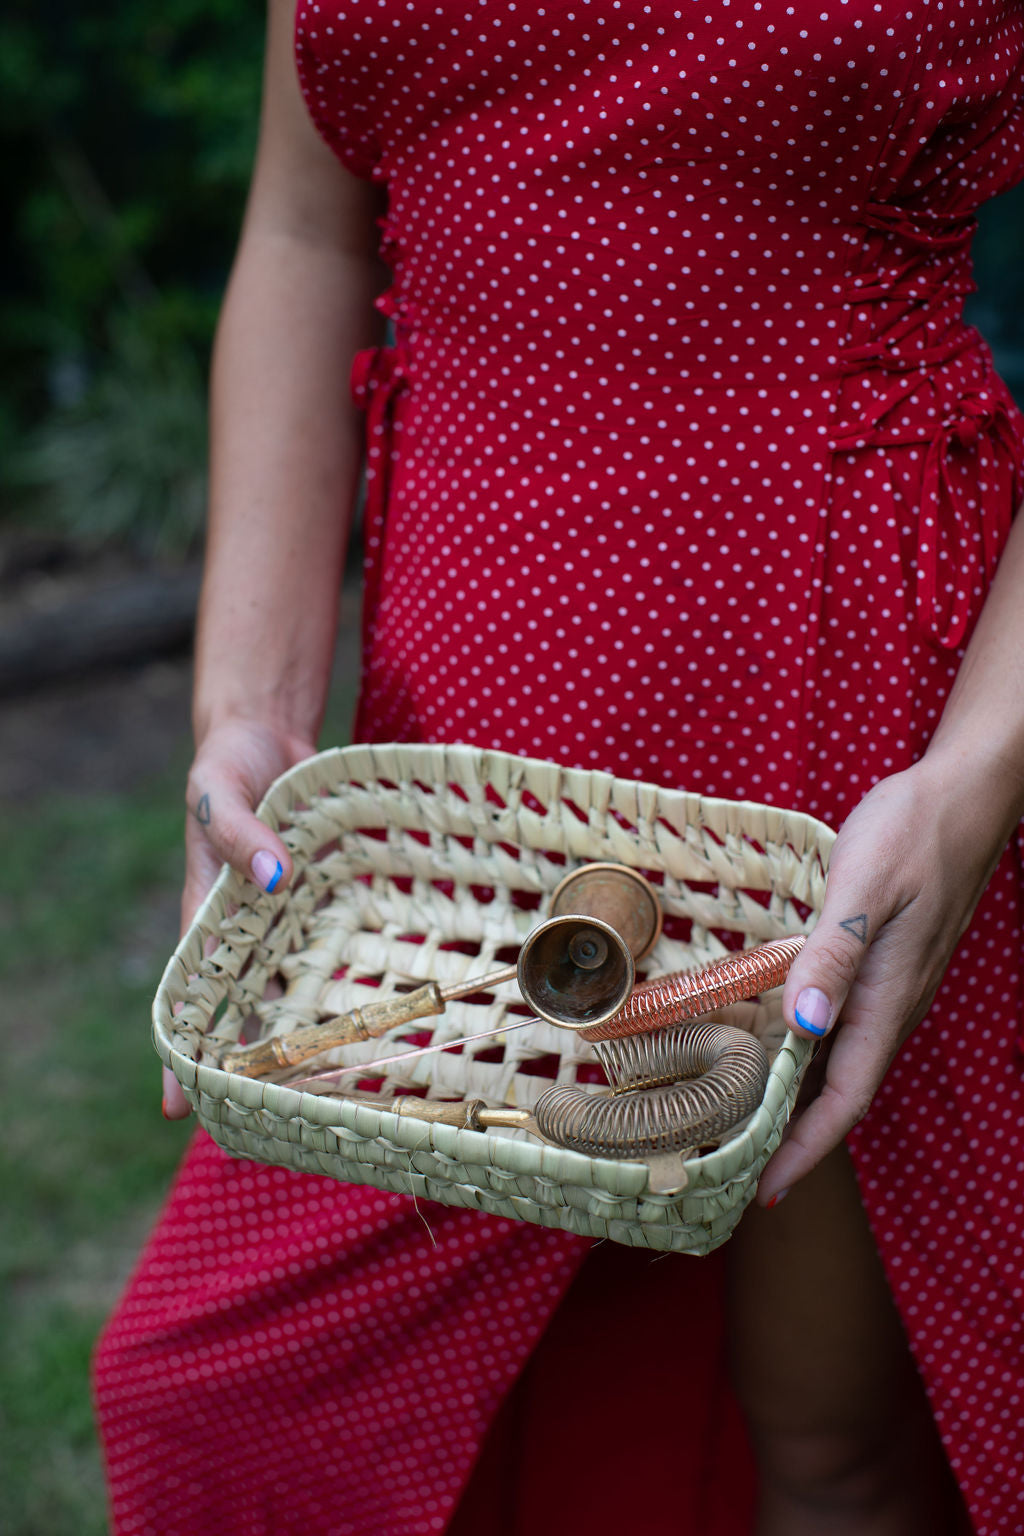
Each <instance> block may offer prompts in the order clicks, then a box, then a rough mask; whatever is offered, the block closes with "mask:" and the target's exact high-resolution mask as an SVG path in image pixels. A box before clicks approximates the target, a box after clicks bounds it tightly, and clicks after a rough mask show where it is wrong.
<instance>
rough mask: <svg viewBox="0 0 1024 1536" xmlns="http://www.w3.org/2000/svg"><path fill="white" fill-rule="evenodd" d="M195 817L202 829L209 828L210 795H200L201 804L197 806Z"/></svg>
mask: <svg viewBox="0 0 1024 1536" xmlns="http://www.w3.org/2000/svg"><path fill="white" fill-rule="evenodd" d="M195 817H196V821H198V823H199V825H200V826H201V827H208V826H209V825H210V797H209V795H200V797H199V803H198V805H197V806H196V810H195Z"/></svg>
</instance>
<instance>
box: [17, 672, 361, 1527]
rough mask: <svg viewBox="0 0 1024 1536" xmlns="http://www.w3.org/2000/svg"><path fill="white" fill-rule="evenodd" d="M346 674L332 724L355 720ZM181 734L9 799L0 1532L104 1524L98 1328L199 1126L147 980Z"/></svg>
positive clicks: (177, 817) (153, 958) (173, 832)
mask: <svg viewBox="0 0 1024 1536" xmlns="http://www.w3.org/2000/svg"><path fill="white" fill-rule="evenodd" d="M350 709H351V689H350V688H347V689H344V690H341V691H340V692H339V694H338V695H337V696H336V697H335V698H334V699H333V701H332V706H331V709H330V712H329V719H328V722H327V724H326V725H325V729H324V733H323V739H324V741H325V742H329V743H334V742H338V741H343V740H345V739H346V737H345V733H346V730H347V722H348V719H349V718H350ZM187 751H188V748H187V743H185V742H183V743H182V746H181V750H180V754H178V760H177V761H175V762H174V763H173V764H172V765H171V766H170V767H169V768H168V770H167V772H166V773H165V774H163V775H161V777H160V778H159V779H158V780H156V781H153V782H151V783H148V784H145V785H143V786H141V787H140V788H138V789H137V790H135V791H133V792H131V793H128V794H123V795H119V796H116V797H107V796H89V797H85V798H81V799H75V800H71V799H53V798H46V797H42V796H40V797H39V798H38V799H37V800H36V801H34V802H33V804H32V806H31V807H28V808H26V807H24V806H19V807H12V806H3V805H0V847H2V848H3V850H4V856H3V859H2V860H0V1020H2V1025H0V1027H2V1038H3V1088H2V1098H3V1106H2V1113H3V1127H4V1136H3V1139H2V1142H0V1233H2V1240H0V1306H2V1309H3V1313H2V1315H3V1319H4V1325H5V1326H4V1327H3V1329H2V1330H0V1462H2V1464H3V1497H2V1501H0V1532H2V1533H3V1536H104V1533H105V1532H106V1528H107V1527H106V1518H105V1495H104V1490H103V1479H102V1473H101V1468H100V1461H99V1455H98V1451H97V1447H96V1443H95V1436H94V1431H93V1425H92V1415H91V1408H90V1401H89V1388H88V1364H89V1357H90V1353H91V1349H92V1345H93V1342H94V1340H95V1337H96V1334H97V1332H98V1330H99V1328H100V1326H101V1324H102V1322H103V1321H104V1319H105V1317H106V1315H107V1313H108V1312H109V1310H110V1307H111V1306H112V1304H113V1302H114V1300H115V1299H116V1297H117V1295H118V1293H119V1291H120V1289H121V1287H122V1285H123V1284H124V1281H125V1279H126V1278H127V1275H128V1273H129V1271H130V1268H131V1265H132V1263H133V1261H134V1258H135V1255H136V1254H137V1252H138V1248H139V1245H140V1243H141V1241H142V1239H143V1237H144V1236H145V1233H146V1231H147V1230H148V1228H149V1226H150V1225H151V1223H152V1221H153V1219H154V1216H155V1214H156V1212H157V1210H158V1208H159V1204H160V1201H161V1198H162V1196H163V1192H164V1190H165V1189H166V1187H167V1185H168V1182H169V1180H170V1178H171V1175H172V1173H173V1171H174V1168H175V1165H176V1163H177V1161H178V1159H179V1157H180V1155H181V1153H182V1150H183V1148H184V1146H185V1142H186V1140H187V1138H188V1136H189V1127H188V1126H187V1124H173V1125H172V1124H168V1123H166V1122H165V1121H164V1120H163V1119H162V1118H161V1116H160V1074H159V1063H158V1061H157V1058H156V1055H155V1054H154V1052H153V1048H152V1045H151V1044H150V1039H149V1010H150V1003H151V1000H152V995H153V992H154V990H155V987H156V984H157V981H158V980H159V976H160V973H161V971H162V969H163V966H164V964H165V962H166V959H167V956H168V955H169V954H170V951H171V949H172V948H173V947H174V944H175V942H176V938H177V904H178V892H179V888H180V884H181V875H182V867H183V860H182V854H181V810H180V807H181V794H182V785H183V782H184V774H185V768H186V764H187Z"/></svg>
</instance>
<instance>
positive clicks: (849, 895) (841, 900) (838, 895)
mask: <svg viewBox="0 0 1024 1536" xmlns="http://www.w3.org/2000/svg"><path fill="white" fill-rule="evenodd" d="M891 915H892V914H891V911H890V910H889V909H888V906H887V905H883V903H882V901H881V900H880V897H879V893H878V892H877V891H876V890H874V889H873V888H872V887H871V885H870V884H868V883H866V882H863V881H861V880H857V879H848V878H836V879H835V880H834V881H833V882H831V883H830V884H829V885H828V886H827V887H826V890H825V903H824V906H823V907H822V910H821V916H820V917H819V919H818V921H817V923H816V925H815V927H814V930H813V932H812V933H811V935H810V936H809V938H808V940H807V943H806V944H805V945H804V947H803V949H802V950H801V951H800V953H799V954H798V955H797V957H796V959H795V960H794V961H793V964H792V966H791V967H790V972H789V976H788V977H787V978H786V987H785V991H784V992H783V994H782V1014H783V1018H784V1019H785V1021H786V1023H787V1024H788V1025H789V1027H790V1029H792V1030H794V1031H795V1033H796V1034H798V1035H803V1037H804V1038H805V1039H809V1040H823V1039H824V1038H825V1036H826V1035H828V1034H830V1033H831V1031H832V1030H833V1029H834V1028H835V1026H836V1023H837V1021H838V1019H839V1016H840V1014H841V1013H842V1011H843V1007H844V1005H845V1003H846V999H847V997H848V996H849V993H850V988H851V987H852V986H853V984H854V982H855V980H856V978H857V974H858V972H859V971H860V968H861V966H862V965H863V964H864V961H865V960H866V958H867V954H868V950H869V948H870V946H871V943H872V940H873V939H874V937H875V935H876V933H877V932H878V930H879V928H881V926H882V924H883V923H884V922H886V921H887V920H888V919H889V917H890V916H891Z"/></svg>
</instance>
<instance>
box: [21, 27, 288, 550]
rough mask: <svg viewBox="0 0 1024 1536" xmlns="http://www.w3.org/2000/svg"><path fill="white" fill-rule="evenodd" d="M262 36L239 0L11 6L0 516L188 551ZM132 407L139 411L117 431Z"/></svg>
mask: <svg viewBox="0 0 1024 1536" xmlns="http://www.w3.org/2000/svg"><path fill="white" fill-rule="evenodd" d="M262 46H263V17H262V12H261V8H260V7H259V6H253V5H251V4H246V3H243V0H164V4H163V5H161V7H160V8H159V10H154V9H153V7H152V6H151V5H146V4H142V3H141V0H120V3H119V4H118V5H117V6H108V7H102V6H101V7H91V8H81V7H78V6H74V5H71V4H68V3H66V0H9V3H8V5H7V6H6V7H5V9H4V12H3V15H2V17H0V199H2V202H3V205H4V207H5V209H6V210H8V239H7V241H6V242H5V245H4V248H3V250H2V253H0V359H2V362H0V463H2V465H3V471H2V473H3V482H2V484H0V491H2V492H3V508H4V510H6V511H8V512H10V511H11V510H12V509H16V508H17V507H18V506H19V505H22V506H23V505H24V502H25V500H26V498H29V497H30V498H31V505H32V507H33V510H39V509H40V508H39V501H40V498H42V503H43V505H42V508H41V510H42V512H43V514H44V515H46V514H48V513H50V512H54V514H55V515H56V516H58V517H59V518H61V519H63V520H64V521H65V522H70V523H71V524H72V525H73V526H75V527H76V528H79V529H81V530H82V531H84V532H85V533H86V534H87V535H91V536H92V537H107V536H109V535H110V534H111V533H114V532H118V531H120V530H122V529H123V528H126V527H127V528H131V529H133V530H134V531H135V533H136V536H141V537H142V539H143V541H152V540H155V541H156V542H158V543H159V542H161V541H162V542H168V541H169V542H171V543H174V542H175V541H177V542H179V543H180V542H182V541H183V540H186V539H187V538H188V535H189V533H190V531H191V530H192V529H193V528H194V526H195V523H196V507H195V495H196V490H195V487H196V484H197V475H201V466H202V458H203V443H202V427H201V419H202V414H203V409H202V389H201V380H202V378H203V376H204V374H205V369H206V364H207V359H208V354H209V346H210V341H211V337H212V332H213V325H214V322H215V318H216V313H217V308H218V305H219V302H220V297H221V292H222V289H223V284H224V280H225V277H226V274H227V271H228V267H229V265H230V261H231V255H232V251H233V248H234V244H235V241H236V238H237V233H238V227H239V222H240V219H241V213H242V207H243V202H244V197H245V189H246V183H247V180H248V174H249V168H250V165H251V160H252V153H253V148H254V145H255V135H256V124H257V113H258V105H259V86H260V71H261V56H262ZM129 400H130V402H131V420H130V421H128V422H127V423H123V422H122V423H116V422H115V417H116V415H117V409H116V408H118V407H120V406H121V405H123V404H125V403H126V402H128V401H129ZM197 423H199V424H200V425H199V426H198V429H197ZM44 424H45V425H44ZM40 428H43V435H42V437H40V438H37V437H36V436H35V433H36V431H37V430H38V429H40ZM107 431H109V432H110V433H111V434H112V436H111V439H110V440H109V441H103V438H104V433H105V432H107ZM26 442H27V444H28V448H29V451H28V454H27V455H26V454H25V452H24V451H23V450H24V448H25V445H26ZM144 443H148V444H149V447H148V448H145V447H143V448H141V450H140V446H139V445H140V444H144ZM77 455H81V456H82V459H83V464H84V467H85V477H86V481H87V485H86V486H85V487H83V488H82V489H81V490H80V492H79V493H78V495H77V499H76V498H75V497H74V495H71V494H70V493H71V491H72V489H73V487H72V480H73V478H74V476H73V470H72V468H71V466H72V463H73V460H74V459H75V457H76V456H77ZM118 471H119V479H120V484H119V485H115V483H114V475H115V472H118ZM155 483H159V485H160V487H161V490H160V491H159V492H158V493H157V495H156V498H155V499H156V502H157V504H158V505H156V506H154V505H152V504H151V503H152V501H153V495H154V484H155ZM104 488H106V490H109V491H110V493H111V495H112V500H111V503H110V504H109V505H105V506H103V507H100V505H99V499H100V497H101V496H105V495H106V490H105V489H104ZM169 514H173V515H172V516H171V517H170V520H169ZM140 516H141V517H142V518H143V521H142V522H141V523H140V522H139V521H138V519H139V517H140Z"/></svg>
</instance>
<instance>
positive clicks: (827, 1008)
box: [793, 987, 832, 1040]
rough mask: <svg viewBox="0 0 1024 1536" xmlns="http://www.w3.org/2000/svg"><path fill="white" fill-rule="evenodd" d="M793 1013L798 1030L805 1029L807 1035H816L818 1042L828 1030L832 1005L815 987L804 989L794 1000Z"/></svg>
mask: <svg viewBox="0 0 1024 1536" xmlns="http://www.w3.org/2000/svg"><path fill="white" fill-rule="evenodd" d="M793 1012H794V1015H795V1017H796V1021H797V1023H798V1024H799V1025H800V1028H801V1029H806V1030H807V1032H808V1034H811V1035H817V1036H818V1038H819V1040H820V1039H821V1036H822V1035H824V1034H825V1033H826V1032H827V1030H828V1025H829V1019H830V1017H831V1014H832V1004H831V1003H830V1002H829V1000H828V998H827V997H826V996H825V994H824V992H819V990H818V988H817V987H805V988H804V990H803V991H802V992H801V993H800V996H799V997H798V998H797V1000H796V1007H795V1009H794V1010H793Z"/></svg>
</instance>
